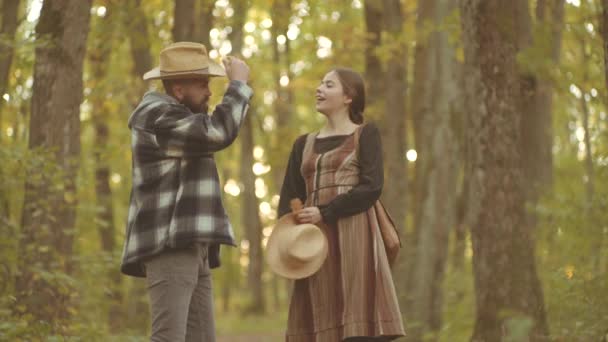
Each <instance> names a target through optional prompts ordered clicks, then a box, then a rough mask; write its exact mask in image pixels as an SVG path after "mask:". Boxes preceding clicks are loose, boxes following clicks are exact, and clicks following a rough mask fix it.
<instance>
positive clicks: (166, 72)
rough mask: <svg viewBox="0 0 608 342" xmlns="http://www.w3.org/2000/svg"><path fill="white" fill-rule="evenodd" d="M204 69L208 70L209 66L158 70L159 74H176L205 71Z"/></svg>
mask: <svg viewBox="0 0 608 342" xmlns="http://www.w3.org/2000/svg"><path fill="white" fill-rule="evenodd" d="M205 71H209V67H206V68H202V69H193V70H180V71H163V70H160V74H161V75H178V74H183V73H187V72H205Z"/></svg>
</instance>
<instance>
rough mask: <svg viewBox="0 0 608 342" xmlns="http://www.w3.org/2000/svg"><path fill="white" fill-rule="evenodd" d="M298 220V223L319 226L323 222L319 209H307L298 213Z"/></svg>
mask: <svg viewBox="0 0 608 342" xmlns="http://www.w3.org/2000/svg"><path fill="white" fill-rule="evenodd" d="M296 219H297V220H298V223H312V224H317V223H319V222H321V220H322V219H323V217H321V212H320V211H319V208H317V207H306V208H304V209H301V210H299V211H298V212H296Z"/></svg>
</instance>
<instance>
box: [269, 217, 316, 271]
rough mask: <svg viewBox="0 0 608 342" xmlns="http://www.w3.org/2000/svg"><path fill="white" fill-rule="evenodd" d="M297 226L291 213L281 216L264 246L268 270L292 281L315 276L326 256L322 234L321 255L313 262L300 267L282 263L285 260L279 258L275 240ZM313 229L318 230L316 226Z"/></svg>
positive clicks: (277, 243)
mask: <svg viewBox="0 0 608 342" xmlns="http://www.w3.org/2000/svg"><path fill="white" fill-rule="evenodd" d="M297 225H298V223H297V222H296V219H295V216H294V214H293V213H289V214H286V215H283V216H282V217H281V218H280V219H279V220H278V221H277V224H276V225H275V227H274V229H273V230H272V234H270V237H269V238H268V243H267V244H266V262H267V263H268V266H270V269H271V270H272V271H273V272H275V273H276V274H278V275H280V276H282V277H284V278H287V279H292V280H296V279H303V278H307V277H310V276H311V275H313V274H315V273H316V272H317V271H318V270H319V269H320V268H321V266H323V263H325V260H326V259H327V254H328V244H327V238H326V237H325V233H322V234H323V237H324V240H323V247H322V249H321V253H319V254H318V255H317V256H316V258H315V259H314V260H313V261H311V262H309V263H306V264H304V265H301V266H300V267H296V266H294V265H287V264H286V263H285V262H284V261H285V260H284V259H282V258H280V257H279V241H278V240H277V239H278V238H277V237H278V236H279V235H280V234H281V233H283V232H284V231H285V230H287V229H290V228H293V227H294V226H297ZM311 225H312V224H311ZM312 226H314V225H312ZM315 227H316V228H317V229H320V228H319V227H317V226H315Z"/></svg>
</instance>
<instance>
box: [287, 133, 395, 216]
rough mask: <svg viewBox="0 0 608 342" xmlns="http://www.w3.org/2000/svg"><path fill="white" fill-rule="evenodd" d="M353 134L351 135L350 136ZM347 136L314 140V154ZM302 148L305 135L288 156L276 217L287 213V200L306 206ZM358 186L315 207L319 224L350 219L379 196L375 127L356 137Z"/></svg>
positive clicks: (379, 157)
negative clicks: (297, 200) (319, 215)
mask: <svg viewBox="0 0 608 342" xmlns="http://www.w3.org/2000/svg"><path fill="white" fill-rule="evenodd" d="M353 134H354V133H353ZM349 136H350V135H334V136H329V137H323V138H316V139H315V143H314V151H315V153H318V154H323V153H326V152H328V151H330V150H332V149H334V148H337V147H338V146H340V145H341V144H342V143H343V142H344V140H345V139H346V138H348V137H349ZM305 144H306V135H302V136H300V137H299V138H298V139H296V141H295V143H294V144H293V148H292V150H291V154H290V156H289V162H288V164H287V170H286V172H285V179H284V180H283V186H282V188H281V195H280V196H281V197H280V201H279V216H283V215H285V214H287V213H289V212H290V211H291V208H290V200H291V199H293V198H299V199H300V200H301V201H302V203H305V202H306V197H307V196H306V182H305V180H304V177H303V176H302V173H301V171H300V168H301V166H302V154H303V152H304V145H305ZM359 164H360V167H361V169H360V177H359V184H357V185H356V186H354V187H353V188H352V189H351V190H350V191H348V192H346V193H344V194H340V195H338V196H336V197H335V198H334V199H333V200H332V201H330V202H329V203H328V204H327V205H324V206H319V210H320V212H321V216H322V217H323V221H324V222H326V223H335V222H336V221H337V220H338V219H339V218H342V217H348V216H352V215H355V214H358V213H361V212H364V211H366V210H367V209H369V208H371V206H372V205H374V203H375V202H376V201H377V200H378V198H379V197H380V194H381V193H382V186H383V183H384V170H383V168H382V142H381V139H380V132H379V131H378V128H377V126H376V125H375V124H373V123H369V124H366V125H365V126H364V127H363V128H362V130H361V136H360V137H359Z"/></svg>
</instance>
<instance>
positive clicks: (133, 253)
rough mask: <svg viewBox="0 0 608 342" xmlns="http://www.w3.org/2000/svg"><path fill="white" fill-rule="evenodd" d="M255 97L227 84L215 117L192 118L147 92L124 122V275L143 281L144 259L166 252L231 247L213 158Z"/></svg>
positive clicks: (214, 252) (215, 252)
mask: <svg viewBox="0 0 608 342" xmlns="http://www.w3.org/2000/svg"><path fill="white" fill-rule="evenodd" d="M251 95H252V90H251V88H250V87H249V86H247V85H246V84H245V83H244V82H240V81H231V82H230V84H229V86H228V89H227V90H226V93H225V94H224V98H223V100H222V103H221V104H219V105H218V106H217V107H216V108H215V111H214V112H213V115H207V114H205V113H199V114H193V113H192V112H191V111H190V110H189V109H188V108H187V107H185V106H184V105H181V104H179V103H178V102H177V101H176V100H175V99H174V98H172V97H170V96H168V95H165V94H161V93H158V92H148V93H146V94H145V95H144V97H143V99H142V101H141V103H140V104H139V105H138V106H137V108H136V109H135V111H134V112H133V114H131V117H130V118H129V128H130V129H131V149H132V158H133V165H132V167H133V173H132V177H133V181H132V182H133V188H132V190H131V199H130V206H129V217H128V222H127V229H126V236H125V244H124V248H123V256H122V264H121V271H122V272H123V273H125V274H127V275H132V276H137V277H145V268H144V267H143V261H144V260H145V258H147V257H150V256H152V255H156V254H158V253H160V252H162V251H163V250H164V249H165V248H185V247H188V246H191V245H192V244H194V243H197V242H207V243H209V244H210V247H209V248H210V250H209V262H210V266H211V267H218V266H219V244H227V245H233V246H235V245H236V243H235V238H234V232H233V230H232V226H231V225H230V222H229V220H228V217H227V215H226V212H225V210H224V206H223V205H222V199H221V187H220V182H219V176H218V172H217V167H216V164H215V160H214V158H213V153H214V152H216V151H219V150H221V149H223V148H226V147H227V146H229V145H230V144H231V143H232V142H233V141H234V140H235V139H236V136H237V133H238V130H239V128H240V126H241V124H242V122H243V119H244V117H245V115H246V111H247V105H248V102H249V98H250V97H251Z"/></svg>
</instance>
